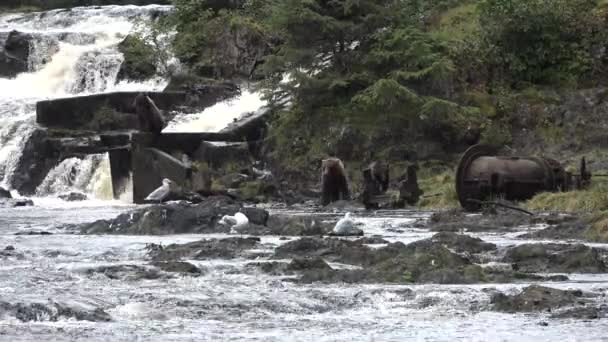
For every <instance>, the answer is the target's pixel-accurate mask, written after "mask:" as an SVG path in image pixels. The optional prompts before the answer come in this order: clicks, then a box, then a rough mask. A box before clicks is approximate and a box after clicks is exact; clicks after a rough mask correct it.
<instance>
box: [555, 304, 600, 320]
mask: <svg viewBox="0 0 608 342" xmlns="http://www.w3.org/2000/svg"><path fill="white" fill-rule="evenodd" d="M607 313H608V309H607V308H605V307H595V306H585V307H578V308H569V309H565V310H560V311H559V312H555V313H553V314H552V315H551V318H558V319H559V318H575V319H598V318H605V317H606V315H607Z"/></svg>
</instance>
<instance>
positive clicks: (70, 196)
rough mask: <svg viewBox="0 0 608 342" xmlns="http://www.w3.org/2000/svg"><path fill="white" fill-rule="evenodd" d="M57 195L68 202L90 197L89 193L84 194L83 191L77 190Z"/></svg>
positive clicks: (84, 199)
mask: <svg viewBox="0 0 608 342" xmlns="http://www.w3.org/2000/svg"><path fill="white" fill-rule="evenodd" d="M57 197H59V198H61V199H62V200H64V201H68V202H76V201H86V200H87V199H89V198H88V197H87V195H85V194H83V193H82V192H75V191H72V192H68V193H65V194H61V195H59V196H57Z"/></svg>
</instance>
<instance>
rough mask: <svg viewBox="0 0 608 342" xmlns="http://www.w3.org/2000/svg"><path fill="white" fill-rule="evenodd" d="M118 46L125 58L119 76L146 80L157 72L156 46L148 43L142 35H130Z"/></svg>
mask: <svg viewBox="0 0 608 342" xmlns="http://www.w3.org/2000/svg"><path fill="white" fill-rule="evenodd" d="M118 48H119V50H120V52H122V53H123V55H124V58H125V60H124V63H123V65H122V66H121V70H120V75H119V76H121V77H122V78H129V79H133V80H145V79H148V78H151V77H153V76H154V75H155V74H156V62H157V53H156V51H155V49H154V46H153V45H151V44H148V43H147V42H146V41H145V40H144V39H143V38H142V37H139V36H138V35H129V36H127V37H126V38H125V40H124V41H122V42H121V43H120V44H119V45H118Z"/></svg>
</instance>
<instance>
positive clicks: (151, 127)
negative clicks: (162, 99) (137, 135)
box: [134, 93, 165, 135]
mask: <svg viewBox="0 0 608 342" xmlns="http://www.w3.org/2000/svg"><path fill="white" fill-rule="evenodd" d="M134 106H135V114H137V120H138V121H139V130H140V131H142V132H151V133H154V134H157V135H158V134H160V132H161V131H162V130H163V128H164V127H165V119H164V118H163V114H162V113H161V111H160V109H158V107H156V104H155V103H154V101H152V99H151V98H150V97H149V96H147V95H145V94H144V93H139V94H138V95H137V96H136V97H135V102H134Z"/></svg>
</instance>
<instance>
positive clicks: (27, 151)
mask: <svg viewBox="0 0 608 342" xmlns="http://www.w3.org/2000/svg"><path fill="white" fill-rule="evenodd" d="M59 161H60V159H59V153H58V151H57V150H55V149H54V148H53V146H52V145H51V144H49V143H48V133H47V131H46V130H42V129H36V130H35V131H34V132H33V133H32V134H31V135H30V136H29V137H28V138H27V139H26V140H25V144H24V145H23V150H22V153H21V156H20V157H19V160H18V161H17V166H16V168H15V173H14V176H13V177H12V179H11V188H13V189H15V190H17V191H18V192H19V193H20V194H22V195H33V194H34V193H35V192H36V188H37V187H38V185H40V183H42V181H43V180H44V178H45V177H46V175H47V174H48V173H49V171H51V169H52V168H53V167H55V166H57V165H58V164H59Z"/></svg>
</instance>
